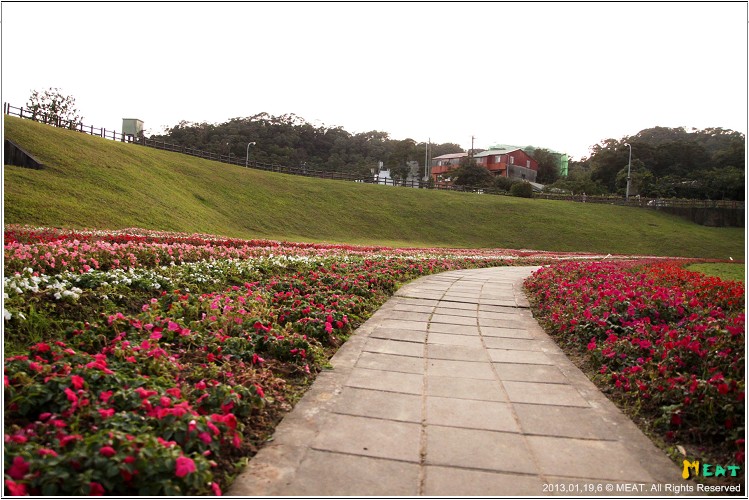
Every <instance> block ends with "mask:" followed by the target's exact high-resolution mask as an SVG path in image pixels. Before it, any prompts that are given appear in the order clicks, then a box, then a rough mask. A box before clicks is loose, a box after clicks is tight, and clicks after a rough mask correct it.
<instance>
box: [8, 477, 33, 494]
mask: <svg viewBox="0 0 749 500" xmlns="http://www.w3.org/2000/svg"><path fill="white" fill-rule="evenodd" d="M5 487H6V488H8V491H10V494H11V495H13V496H16V497H23V496H26V495H28V493H27V492H26V485H25V484H18V483H16V482H15V481H11V480H10V479H6V480H5Z"/></svg>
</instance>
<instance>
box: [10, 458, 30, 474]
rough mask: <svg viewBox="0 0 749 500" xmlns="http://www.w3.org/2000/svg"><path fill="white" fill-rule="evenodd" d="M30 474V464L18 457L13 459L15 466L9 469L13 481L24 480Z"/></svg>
mask: <svg viewBox="0 0 749 500" xmlns="http://www.w3.org/2000/svg"><path fill="white" fill-rule="evenodd" d="M28 472H29V463H28V462H27V461H26V460H24V459H23V457H22V456H20V455H18V456H16V457H14V458H13V465H11V466H10V467H9V468H8V475H9V476H10V477H11V478H13V479H23V476H25V475H26V473H28Z"/></svg>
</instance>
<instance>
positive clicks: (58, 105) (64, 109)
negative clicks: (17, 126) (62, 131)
mask: <svg viewBox="0 0 749 500" xmlns="http://www.w3.org/2000/svg"><path fill="white" fill-rule="evenodd" d="M26 107H27V108H28V109H29V110H30V111H31V114H32V116H33V117H34V120H36V119H37V118H41V120H42V121H43V122H44V123H50V124H52V125H55V126H57V127H63V126H67V127H69V128H75V126H76V125H78V124H79V123H80V122H81V121H82V120H83V117H82V116H80V115H79V114H78V110H77V109H76V107H75V98H74V97H73V96H66V95H63V94H62V93H61V92H60V89H58V88H49V89H47V90H45V91H44V92H43V93H41V94H40V93H39V91H37V90H34V91H33V92H31V97H29V102H27V103H26Z"/></svg>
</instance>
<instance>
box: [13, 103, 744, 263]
mask: <svg viewBox="0 0 749 500" xmlns="http://www.w3.org/2000/svg"><path fill="white" fill-rule="evenodd" d="M4 126H5V134H6V138H8V139H10V140H12V141H14V142H16V143H17V144H19V145H20V146H21V147H23V148H24V149H26V150H27V151H29V152H31V153H32V154H34V155H35V156H36V157H37V158H38V159H39V160H41V161H42V163H44V164H45V165H46V167H45V168H44V169H43V170H31V169H25V168H20V167H15V166H9V165H6V166H5V171H4V172H5V173H4V186H5V200H4V203H5V205H4V206H5V223H21V224H33V225H40V226H58V227H71V228H109V229H121V228H126V227H142V228H148V229H160V230H172V231H186V232H204V233H211V234H221V235H226V236H231V237H242V238H272V239H280V240H291V241H320V242H335V243H355V244H375V245H388V246H420V247H432V246H443V247H471V248H482V247H483V248H488V247H497V248H514V249H519V248H527V249H535V250H548V251H587V252H602V253H612V254H640V255H642V254H645V255H659V256H683V257H696V258H713V259H728V258H729V257H733V258H734V259H738V258H739V257H741V256H743V254H744V230H743V229H742V228H709V227H704V226H699V225H697V224H694V223H691V222H689V221H687V220H685V219H681V218H678V217H675V216H670V215H667V214H663V213H659V212H656V211H651V210H646V209H637V208H626V207H618V206H613V205H594V204H588V203H586V204H582V203H571V202H562V201H547V200H532V199H521V198H512V197H504V196H490V195H475V194H468V193H449V192H439V191H429V190H418V189H409V188H396V187H392V186H376V185H367V184H357V183H353V182H344V181H330V180H321V179H311V178H306V177H299V176H290V175H285V174H274V173H269V172H263V171H258V170H252V169H245V168H242V167H239V166H234V165H226V164H221V163H217V162H212V161H208V160H203V159H199V158H193V157H190V156H186V155H181V154H177V153H170V152H166V151H159V150H155V149H150V148H145V147H142V146H137V145H134V144H124V143H119V142H114V141H110V140H104V139H101V138H97V137H91V136H88V135H86V134H82V133H79V132H73V131H68V130H62V129H57V128H54V127H51V126H47V125H43V124H39V123H35V122H32V121H30V120H21V119H19V118H13V117H8V116H5V125H4Z"/></svg>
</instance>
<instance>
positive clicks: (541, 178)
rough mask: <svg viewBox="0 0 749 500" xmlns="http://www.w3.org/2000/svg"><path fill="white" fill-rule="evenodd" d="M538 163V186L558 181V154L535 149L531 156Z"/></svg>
mask: <svg viewBox="0 0 749 500" xmlns="http://www.w3.org/2000/svg"><path fill="white" fill-rule="evenodd" d="M531 156H532V157H533V159H534V160H536V162H537V163H538V176H537V177H536V182H538V183H539V184H552V183H554V182H555V181H556V180H557V179H559V167H558V165H559V157H560V156H561V155H559V153H552V152H551V151H549V150H548V149H543V148H542V149H536V150H534V151H533V154H531Z"/></svg>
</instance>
